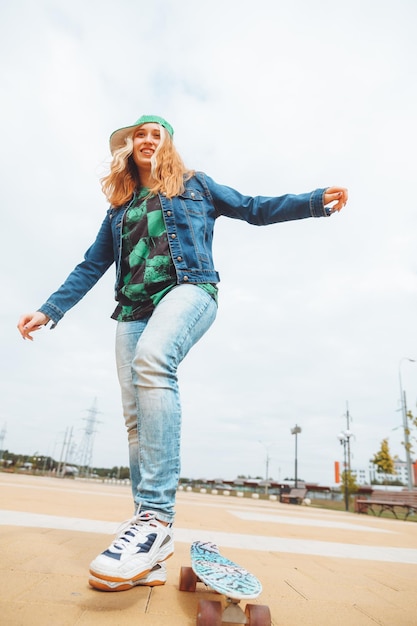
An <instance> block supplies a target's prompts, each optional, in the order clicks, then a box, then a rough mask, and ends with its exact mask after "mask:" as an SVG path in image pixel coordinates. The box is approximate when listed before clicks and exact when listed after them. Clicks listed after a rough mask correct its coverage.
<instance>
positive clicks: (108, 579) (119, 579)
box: [90, 552, 174, 589]
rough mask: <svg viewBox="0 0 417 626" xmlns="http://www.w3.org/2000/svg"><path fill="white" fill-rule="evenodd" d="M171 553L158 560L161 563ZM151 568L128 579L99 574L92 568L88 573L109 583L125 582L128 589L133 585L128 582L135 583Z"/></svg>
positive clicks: (169, 556)
mask: <svg viewBox="0 0 417 626" xmlns="http://www.w3.org/2000/svg"><path fill="white" fill-rule="evenodd" d="M173 554H174V553H173V552H171V554H168V556H166V557H165V558H164V559H161V560H160V561H159V562H160V563H162V562H163V561H166V560H167V559H169V558H171V556H172V555H173ZM151 569H152V568H151V567H150V568H148V569H145V570H144V571H143V572H139V574H136V576H133V578H129V580H126V578H120V577H118V576H107V575H106V574H101V573H100V572H96V571H94V570H93V569H90V574H91V575H92V576H94V577H95V578H100V579H101V580H107V581H108V582H110V583H125V584H126V585H128V586H127V587H126V589H130V588H131V587H133V586H134V585H133V584H131V585H130V586H129V584H130V583H135V582H136V581H138V580H140V579H141V578H144V577H145V576H147V575H148V574H149V572H150V571H151ZM90 584H91V583H90Z"/></svg>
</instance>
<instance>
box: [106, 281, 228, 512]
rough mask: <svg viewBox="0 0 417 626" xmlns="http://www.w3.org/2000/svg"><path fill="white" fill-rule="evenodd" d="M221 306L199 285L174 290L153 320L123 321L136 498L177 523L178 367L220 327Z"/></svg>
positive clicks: (123, 372) (121, 348) (122, 367)
mask: <svg viewBox="0 0 417 626" xmlns="http://www.w3.org/2000/svg"><path fill="white" fill-rule="evenodd" d="M216 313H217V304H216V302H215V301H214V299H213V298H212V297H211V296H210V295H209V294H208V293H207V292H206V291H204V289H202V288H201V287H198V286H197V285H179V286H177V287H174V288H173V289H172V290H171V291H169V292H168V293H167V295H166V296H164V298H163V299H162V300H161V302H160V303H159V304H158V305H157V307H156V308H155V310H154V312H153V313H152V315H151V316H150V317H148V318H146V319H143V320H138V321H134V322H118V324H117V331H116V363H117V371H118V377H119V382H120V387H121V393H122V404H123V414H124V418H125V423H126V428H127V432H128V443H129V464H130V478H131V482H132V491H133V497H134V501H135V503H136V505H140V507H141V509H142V510H143V511H144V510H150V511H155V512H157V516H158V519H160V520H162V521H165V522H172V521H173V519H174V507H175V495H176V491H177V486H178V479H179V476H180V438H181V404H180V397H179V389H178V379H177V368H178V366H179V364H180V363H181V361H182V360H183V359H184V357H185V356H186V354H187V353H188V352H189V350H190V349H191V348H192V346H193V345H194V344H195V343H196V342H197V341H198V340H199V339H201V337H202V336H203V335H204V333H205V332H206V331H207V330H208V329H209V327H210V326H211V324H212V323H213V322H214V320H215V318H216Z"/></svg>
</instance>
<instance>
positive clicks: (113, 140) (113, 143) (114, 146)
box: [109, 124, 138, 154]
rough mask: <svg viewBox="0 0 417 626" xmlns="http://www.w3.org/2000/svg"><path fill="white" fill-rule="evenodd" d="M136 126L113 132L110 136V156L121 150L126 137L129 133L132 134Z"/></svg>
mask: <svg viewBox="0 0 417 626" xmlns="http://www.w3.org/2000/svg"><path fill="white" fill-rule="evenodd" d="M137 126H138V124H133V125H132V126H124V127H123V128H119V129H118V130H115V131H114V132H113V133H112V134H111V135H110V140H109V143H110V152H111V153H112V154H113V153H114V152H115V151H116V150H119V148H123V146H124V145H125V139H126V137H128V136H129V135H130V133H131V132H132V130H133V129H134V128H136V127H137Z"/></svg>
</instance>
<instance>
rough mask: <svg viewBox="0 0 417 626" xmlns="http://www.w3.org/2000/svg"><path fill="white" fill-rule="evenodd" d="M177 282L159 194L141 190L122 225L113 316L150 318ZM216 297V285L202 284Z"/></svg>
mask: <svg viewBox="0 0 417 626" xmlns="http://www.w3.org/2000/svg"><path fill="white" fill-rule="evenodd" d="M176 284H177V275H176V272H175V266H174V263H173V261H172V258H171V254H170V250H169V244H168V237H167V232H166V227H165V222H164V217H163V214H162V209H161V205H160V202H159V198H158V196H149V190H148V189H142V190H141V192H140V194H139V195H138V198H137V201H136V202H135V203H134V204H133V205H132V206H131V207H130V208H129V209H128V210H127V211H126V214H125V217H124V221H123V225H122V259H121V282H120V286H119V289H118V292H117V295H116V299H117V301H118V305H117V307H116V309H115V311H114V313H113V315H112V318H113V319H116V320H118V321H119V322H131V321H134V320H137V319H141V318H144V317H148V316H149V315H151V314H152V311H153V310H154V308H155V307H156V305H157V304H158V303H159V302H160V301H161V300H162V298H163V297H164V296H165V295H166V294H167V293H168V291H170V289H172V288H173V287H175V285H176ZM199 286H200V287H202V288H203V289H205V290H206V291H207V292H208V293H209V294H210V295H211V296H212V297H213V298H214V299H216V300H217V287H216V286H215V285H212V284H207V283H204V284H203V283H199Z"/></svg>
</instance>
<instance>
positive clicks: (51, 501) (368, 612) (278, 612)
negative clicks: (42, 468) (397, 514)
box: [0, 473, 417, 626]
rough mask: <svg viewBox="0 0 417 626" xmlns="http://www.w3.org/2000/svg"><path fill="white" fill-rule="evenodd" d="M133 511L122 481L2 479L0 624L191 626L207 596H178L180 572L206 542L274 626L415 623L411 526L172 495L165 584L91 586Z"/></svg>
mask: <svg viewBox="0 0 417 626" xmlns="http://www.w3.org/2000/svg"><path fill="white" fill-rule="evenodd" d="M131 513H132V504H131V496H130V488H129V487H128V486H126V485H121V484H108V483H102V482H96V481H83V480H68V479H67V480H62V479H56V478H42V477H34V476H25V475H22V474H20V475H17V474H8V473H0V547H1V559H0V583H1V596H0V623H1V624H2V625H3V624H4V626H27V625H28V624H30V625H31V626H38V625H39V626H75V625H76V626H90V625H91V626H92V625H97V626H99V625H100V626H107V625H109V626H110V625H111V626H124V625H126V626H127V625H129V626H133V625H136V624H137V625H139V624H140V625H141V626H142V625H145V626H147V625H152V626H162V625H164V626H165V625H168V626H188V625H190V626H191V625H192V624H195V623H196V608H197V601H198V599H201V598H206V599H211V598H214V597H215V596H214V595H213V594H212V593H211V592H210V591H209V590H207V589H205V588H204V587H203V586H199V587H198V590H197V592H196V593H195V594H193V593H186V592H180V591H179V590H178V574H179V570H180V566H181V565H188V564H189V557H188V551H189V545H190V543H191V541H193V540H195V539H203V540H213V541H216V542H217V543H218V544H219V545H220V547H221V549H222V552H223V553H224V554H225V556H227V557H228V558H231V559H232V560H235V561H237V562H238V563H240V564H241V565H243V566H244V567H246V568H247V569H249V570H250V571H251V572H253V573H254V574H255V575H256V576H258V578H259V579H260V580H261V582H262V584H263V587H264V591H263V593H262V595H261V596H260V597H259V598H258V599H257V600H255V601H254V602H255V603H259V604H267V605H269V607H270V609H271V614H272V623H273V625H274V626H308V625H311V626H327V625H328V626H375V625H380V626H416V624H417V592H416V579H417V524H415V523H412V522H403V521H397V520H390V519H379V518H375V517H371V516H362V515H356V514H352V513H351V514H348V513H337V512H331V511H324V510H321V509H316V508H311V507H304V506H293V505H286V504H280V503H279V502H274V501H261V500H252V499H243V498H237V497H234V496H228V495H220V494H219V495H212V494H200V493H198V494H196V493H188V492H179V494H178V506H177V519H176V524H175V541H176V551H175V554H174V556H173V557H172V558H171V559H169V561H167V569H168V581H167V583H166V585H165V586H163V587H155V588H153V589H150V588H146V587H136V588H134V589H132V590H130V591H125V592H119V593H104V592H99V591H96V590H93V589H91V588H90V587H89V586H88V583H87V573H88V565H89V562H90V561H91V560H92V559H93V558H94V557H95V556H96V554H97V553H99V552H101V551H102V550H103V549H104V548H105V547H106V546H107V544H108V543H109V541H110V540H111V538H112V534H111V533H112V532H113V529H115V528H116V527H117V525H118V524H119V523H120V522H121V521H123V520H124V519H126V518H128V517H130V515H131ZM216 599H218V597H217V598H216Z"/></svg>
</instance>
